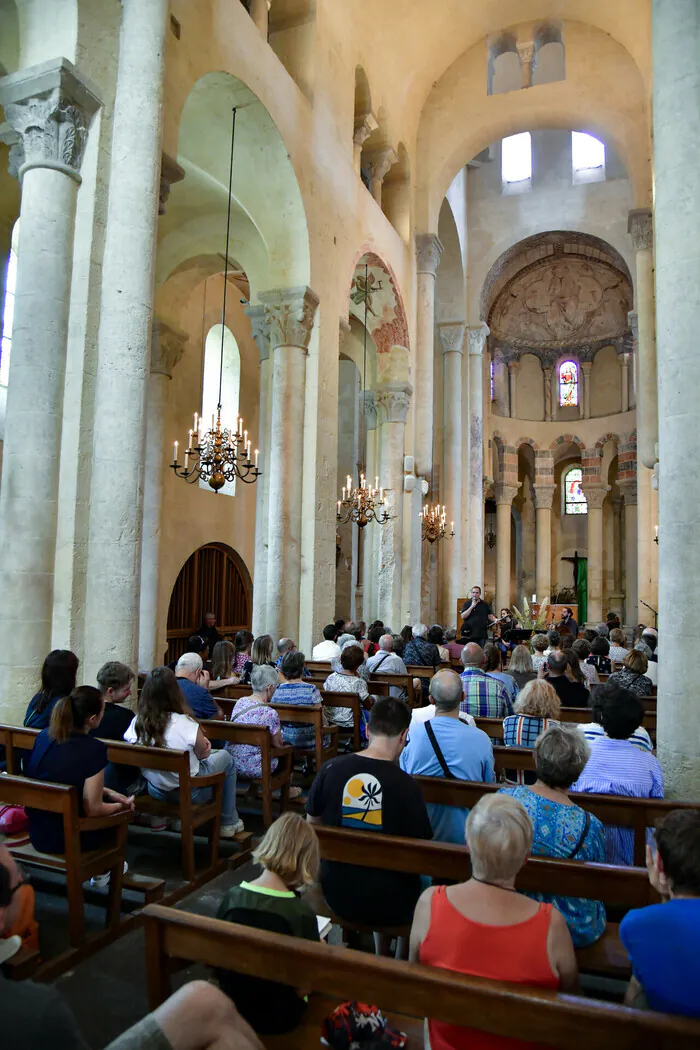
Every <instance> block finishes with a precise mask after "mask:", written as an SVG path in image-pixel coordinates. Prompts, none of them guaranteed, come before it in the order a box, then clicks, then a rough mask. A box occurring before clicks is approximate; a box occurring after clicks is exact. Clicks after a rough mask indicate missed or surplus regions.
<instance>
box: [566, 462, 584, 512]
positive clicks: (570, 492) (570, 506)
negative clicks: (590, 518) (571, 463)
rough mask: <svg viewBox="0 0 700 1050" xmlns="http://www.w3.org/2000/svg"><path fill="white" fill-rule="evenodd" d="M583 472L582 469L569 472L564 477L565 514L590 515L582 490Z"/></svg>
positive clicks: (577, 468) (578, 468) (575, 468)
mask: <svg viewBox="0 0 700 1050" xmlns="http://www.w3.org/2000/svg"><path fill="white" fill-rule="evenodd" d="M582 478H583V471H582V470H581V468H580V467H572V468H571V470H567V472H566V476H565V477H564V513H565V514H588V503H587V502H586V497H585V496H584V494H583V489H582V488H581V480H582Z"/></svg>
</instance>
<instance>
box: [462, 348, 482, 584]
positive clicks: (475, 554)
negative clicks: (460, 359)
mask: <svg viewBox="0 0 700 1050" xmlns="http://www.w3.org/2000/svg"><path fill="white" fill-rule="evenodd" d="M486 334H488V329H486V332H485V333H484V332H483V330H482V331H481V332H480V331H479V330H478V329H470V331H469V336H470V339H469V362H468V365H469V434H468V449H469V469H468V473H467V491H468V523H469V533H468V535H469V552H468V559H467V577H468V578H467V580H466V581H464V582H465V583H466V586H467V588H470V587H474V586H479V587H483V577H484V480H483V478H484V475H483V463H484V387H483V357H482V353H481V350H482V347H483V343H484V340H485V338H486ZM479 336H480V337H479ZM458 597H463V595H459V596H458Z"/></svg>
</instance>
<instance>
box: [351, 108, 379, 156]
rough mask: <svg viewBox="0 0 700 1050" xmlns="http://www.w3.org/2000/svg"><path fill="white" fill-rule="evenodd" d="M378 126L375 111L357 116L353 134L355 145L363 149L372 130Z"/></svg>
mask: <svg viewBox="0 0 700 1050" xmlns="http://www.w3.org/2000/svg"><path fill="white" fill-rule="evenodd" d="M378 127H379V123H378V122H377V118H376V117H375V115H374V113H365V114H364V116H361V117H356V119H355V126H354V128H353V135H352V141H353V145H355V146H357V147H358V148H359V149H362V147H363V146H364V144H365V142H366V141H367V139H368V138H369V137H370V135H371V134H372V132H373V131H376V130H377V128H378Z"/></svg>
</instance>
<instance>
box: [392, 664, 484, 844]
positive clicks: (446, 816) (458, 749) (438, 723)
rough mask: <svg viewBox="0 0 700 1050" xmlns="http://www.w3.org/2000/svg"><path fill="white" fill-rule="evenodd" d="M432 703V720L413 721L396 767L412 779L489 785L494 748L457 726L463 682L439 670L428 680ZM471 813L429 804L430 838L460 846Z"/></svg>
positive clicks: (479, 733) (471, 729)
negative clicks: (444, 778)
mask: <svg viewBox="0 0 700 1050" xmlns="http://www.w3.org/2000/svg"><path fill="white" fill-rule="evenodd" d="M430 696H431V697H432V700H433V703H434V704H435V715H434V717H433V718H430V719H427V720H426V721H422V722H413V721H412V722H411V726H410V731H409V735H408V740H407V742H406V747H405V748H404V750H403V751H402V753H401V760H400V765H401V768H402V769H403V770H405V772H406V773H410V774H411V776H414V777H416V776H421V777H449V778H450V779H453V780H481V781H484V782H486V783H493V782H494V781H495V779H496V775H495V773H494V761H493V745H492V743H491V740H490V738H489V737H488V736H487V735H486V733H484V732H483V730H481V729H477V728H476V726H470V725H466V724H465V723H464V722H462V721H461V719H460V717H459V715H460V711H459V707H460V704H461V702H462V682H461V681H460V677H459V675H458V674H457V673H456V672H455V671H438V673H437V674H436V675H434V676H433V678H431V680H430ZM468 812H469V810H467V809H460V808H459V807H458V806H441V805H438V804H436V803H429V804H428V816H429V817H430V824H431V826H432V829H433V835H434V837H435V839H436V840H437V841H438V842H456V843H458V844H461V843H463V842H464V821H465V820H466V818H467V814H468Z"/></svg>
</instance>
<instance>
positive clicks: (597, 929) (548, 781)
mask: <svg viewBox="0 0 700 1050" xmlns="http://www.w3.org/2000/svg"><path fill="white" fill-rule="evenodd" d="M590 753H591V750H590V747H589V746H588V742H587V741H586V738H585V737H584V735H583V733H581V732H580V731H579V729H578V727H577V726H575V725H558V724H557V725H550V726H549V727H548V728H547V729H546V730H545V731H544V733H542V734H541V735H540V736H538V738H537V740H536V741H535V747H534V752H533V754H534V759H535V769H536V771H537V780H536V781H535V783H534V784H533V785H532V786H531V787H528V786H522V787H512V788H503V789H502V790H501V792H500V794H504V795H511V796H512V797H513V798H515V799H517V800H518V802H521V803H522V805H523V806H524V807H525V809H526V810H527V812H528V814H529V816H530V820H531V821H532V825H533V828H534V835H533V842H532V855H533V857H562V858H564V859H565V860H590V861H595V862H596V863H599V864H604V863H605V836H604V833H603V825H602V824H601V822H600V821H599V820H598V818H597V817H594V816H592V815H591V814H590V813H587V812H586V811H585V810H584V809H581V807H580V806H577V805H575V804H574V803H573V802H572V801H571V799H570V798H569V788H570V787H571V785H572V784H573V783H574V781H576V780H578V777H579V775H580V774H581V773H582V772H583V769H584V766H585V765H586V762H587V761H588V759H589V756H590ZM530 896H531V897H533V899H535V900H540V901H550V902H551V903H552V904H554V905H556V907H557V908H558V909H559V911H560V912H561V913H562V915H563V916H564V918H565V919H566V924H567V926H568V927H569V932H570V933H571V937H572V940H573V942H574V945H575V946H576V947H577V948H582V947H585V946H586V945H588V944H593V943H594V941H597V940H598V938H599V937H602V935H603V933H604V932H605V908H604V907H603V905H602V904H601V903H600V902H599V901H590V900H584V899H583V898H579V897H555V896H551V895H548V894H542V893H531V894H530Z"/></svg>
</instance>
